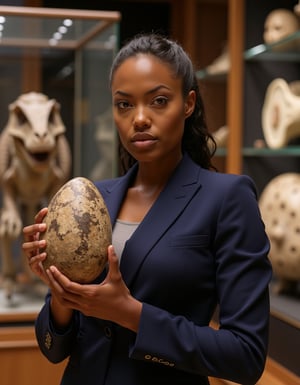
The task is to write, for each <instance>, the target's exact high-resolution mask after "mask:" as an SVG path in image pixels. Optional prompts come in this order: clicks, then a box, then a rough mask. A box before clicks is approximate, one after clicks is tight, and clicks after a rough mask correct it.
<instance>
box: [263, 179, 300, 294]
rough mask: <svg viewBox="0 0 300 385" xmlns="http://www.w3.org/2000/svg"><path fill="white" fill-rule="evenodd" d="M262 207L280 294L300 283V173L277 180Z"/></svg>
mask: <svg viewBox="0 0 300 385" xmlns="http://www.w3.org/2000/svg"><path fill="white" fill-rule="evenodd" d="M259 206H260V210H261V214H262V218H263V220H264V223H265V225H266V233H267V235H268V236H269V239H270V243H271V249H270V254H269V258H270V261H271V263H272V267H273V272H274V276H275V277H277V279H278V282H277V285H276V286H275V287H274V291H276V292H277V293H281V292H289V291H292V290H293V289H294V288H295V287H296V286H297V283H298V281H300V174H298V173H285V174H281V175H279V176H277V177H275V178H273V179H272V180H271V181H270V182H269V183H268V184H267V186H266V187H265V189H264V190H263V192H262V194H261V196H260V199H259Z"/></svg>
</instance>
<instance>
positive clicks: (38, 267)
mask: <svg viewBox="0 0 300 385" xmlns="http://www.w3.org/2000/svg"><path fill="white" fill-rule="evenodd" d="M47 212H48V208H47V207H45V208H43V209H41V210H40V211H39V212H38V213H37V215H36V216H35V223H34V224H32V225H29V226H26V227H24V228H23V236H24V241H25V242H24V243H23V245H22V249H23V252H24V254H25V255H26V257H27V260H28V264H29V267H30V269H31V270H32V272H33V273H34V274H35V275H37V276H38V277H39V278H40V279H41V280H42V281H43V282H44V283H45V284H46V285H48V286H49V283H50V282H49V278H48V275H47V273H46V271H45V269H44V267H43V264H42V261H44V260H45V259H46V257H47V254H46V252H44V251H42V252H41V250H43V249H45V247H46V241H45V240H44V239H41V240H40V239H39V238H40V233H43V232H44V231H45V230H46V224H45V223H43V222H42V221H43V218H44V217H45V215H46V214H47Z"/></svg>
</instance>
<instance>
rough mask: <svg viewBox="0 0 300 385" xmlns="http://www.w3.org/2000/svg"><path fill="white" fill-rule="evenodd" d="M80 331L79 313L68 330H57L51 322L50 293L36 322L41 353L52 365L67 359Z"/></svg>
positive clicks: (75, 314) (75, 315)
mask: <svg viewBox="0 0 300 385" xmlns="http://www.w3.org/2000/svg"><path fill="white" fill-rule="evenodd" d="M77 330H78V317H77V312H76V311H75V312H74V316H73V320H72V323H71V325H70V326H69V327H68V328H67V329H66V330H57V329H55V328H54V326H53V324H52V321H51V312H50V293H48V294H47V296H46V300H45V304H44V306H43V307H42V309H41V311H40V313H39V314H38V317H37V319H36V322H35V332H36V338H37V341H38V345H39V347H40V350H41V352H42V353H43V354H44V356H45V357H47V359H48V360H49V361H51V362H52V363H58V362H61V361H63V360H64V359H65V358H67V357H68V356H69V354H70V351H71V348H72V345H73V344H74V341H75V340H76V335H77Z"/></svg>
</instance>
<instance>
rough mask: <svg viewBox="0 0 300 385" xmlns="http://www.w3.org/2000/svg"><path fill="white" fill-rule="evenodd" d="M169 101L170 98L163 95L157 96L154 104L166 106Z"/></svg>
mask: <svg viewBox="0 0 300 385" xmlns="http://www.w3.org/2000/svg"><path fill="white" fill-rule="evenodd" d="M167 103H168V99H167V98H166V97H162V96H160V97H158V98H155V99H154V101H153V104H154V105H156V106H165V105H166V104H167Z"/></svg>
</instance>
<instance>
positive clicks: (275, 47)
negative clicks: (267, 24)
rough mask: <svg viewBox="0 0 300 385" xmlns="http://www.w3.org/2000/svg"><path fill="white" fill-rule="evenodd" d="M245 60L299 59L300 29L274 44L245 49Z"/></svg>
mask: <svg viewBox="0 0 300 385" xmlns="http://www.w3.org/2000/svg"><path fill="white" fill-rule="evenodd" d="M244 59H245V60H282V61H299V59H300V31H297V32H296V33H294V34H292V35H290V36H288V37H286V38H284V39H282V40H280V41H277V42H276V43H273V44H259V45H257V46H255V47H252V48H250V49H248V50H247V51H245V53H244Z"/></svg>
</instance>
